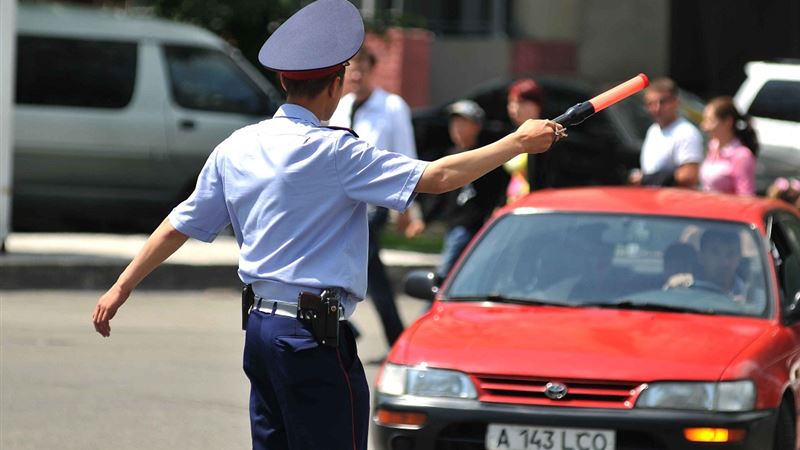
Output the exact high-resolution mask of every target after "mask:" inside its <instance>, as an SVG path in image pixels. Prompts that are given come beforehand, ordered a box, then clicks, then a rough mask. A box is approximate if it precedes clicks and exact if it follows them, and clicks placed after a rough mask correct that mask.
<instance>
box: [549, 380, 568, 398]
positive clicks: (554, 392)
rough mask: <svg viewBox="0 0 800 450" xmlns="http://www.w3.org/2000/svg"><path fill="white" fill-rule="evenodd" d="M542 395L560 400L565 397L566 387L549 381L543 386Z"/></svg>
mask: <svg viewBox="0 0 800 450" xmlns="http://www.w3.org/2000/svg"><path fill="white" fill-rule="evenodd" d="M544 395H546V396H547V397H548V398H551V399H553V400H561V399H562V398H564V397H566V396H567V386H566V385H563V384H561V383H554V382H552V381H551V382H549V383H547V384H546V385H545V386H544Z"/></svg>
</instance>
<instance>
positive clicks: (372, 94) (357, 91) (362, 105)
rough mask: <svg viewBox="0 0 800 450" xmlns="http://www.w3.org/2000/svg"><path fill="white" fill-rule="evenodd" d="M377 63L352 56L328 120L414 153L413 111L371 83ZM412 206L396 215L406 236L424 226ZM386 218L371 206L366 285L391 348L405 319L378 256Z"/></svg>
mask: <svg viewBox="0 0 800 450" xmlns="http://www.w3.org/2000/svg"><path fill="white" fill-rule="evenodd" d="M376 62H377V60H376V57H375V55H374V54H373V53H372V52H370V51H369V50H368V49H366V48H364V47H362V49H361V50H359V52H358V53H357V54H356V55H355V56H354V57H353V59H352V60H351V61H350V66H349V67H348V68H347V72H346V75H345V84H346V86H345V87H346V88H347V89H348V90H350V93H348V94H347V95H345V96H343V97H342V99H341V100H340V101H339V105H338V106H337V108H336V111H334V113H333V116H331V119H330V120H329V121H328V123H329V124H330V125H334V126H341V127H347V128H351V129H352V130H353V131H355V132H356V134H358V136H359V137H360V138H361V139H363V140H365V141H366V142H368V143H370V144H372V145H374V146H375V147H376V148H379V149H387V150H391V151H394V152H398V153H402V154H404V155H406V156H408V157H410V158H416V157H417V148H416V145H415V143H414V130H413V127H412V125H411V111H410V109H409V107H408V104H406V102H405V101H404V100H403V99H402V98H401V97H400V96H399V95H395V94H392V93H389V92H386V91H385V90H383V89H381V88H379V87H376V86H375V83H374V80H373V74H374V69H375V63H376ZM414 211H418V210H415V209H414V207H412V210H411V211H409V212H408V213H400V215H399V216H398V225H399V226H400V228H402V229H403V230H404V231H405V232H406V234H407V235H408V236H409V237H413V236H416V235H417V234H419V233H421V232H422V231H423V230H424V228H425V224H424V222H423V221H422V219H421V214H415V213H414ZM388 217H389V211H388V209H386V208H382V207H376V206H373V205H370V206H369V259H368V270H367V279H368V281H367V289H368V292H369V296H370V298H371V299H372V301H373V302H374V304H375V308H376V310H377V311H378V315H379V316H380V319H381V323H382V324H383V331H384V334H385V335H386V341H387V343H388V344H389V346H390V347H391V346H392V344H394V341H395V340H397V338H398V336H400V333H401V332H402V331H403V322H402V321H401V319H400V315H399V314H398V312H397V306H396V305H395V299H394V289H393V288H392V285H391V283H390V281H389V277H388V276H387V274H386V268H385V267H384V265H383V262H382V261H381V259H380V236H381V231H382V230H383V227H384V226H385V225H386V222H387V220H388ZM411 217H413V219H412V218H411Z"/></svg>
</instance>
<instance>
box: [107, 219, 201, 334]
mask: <svg viewBox="0 0 800 450" xmlns="http://www.w3.org/2000/svg"><path fill="white" fill-rule="evenodd" d="M188 238H189V237H188V236H186V235H185V234H183V233H181V232H180V231H178V230H176V229H175V228H174V227H173V226H172V224H171V223H170V222H169V220H168V219H164V221H163V222H161V225H159V226H158V228H156V230H155V231H153V234H151V235H150V237H149V238H148V239H147V242H145V243H144V245H143V246H142V248H141V250H139V253H137V254H136V256H135V257H134V258H133V261H131V262H130V264H128V267H126V268H125V270H124V271H123V272H122V274H120V276H119V278H118V279H117V282H116V283H114V285H113V286H111V288H110V289H109V290H108V291H106V293H105V294H103V295H102V296H101V297H100V299H99V300H98V301H97V306H95V308H94V312H93V313H92V321H93V322H94V329H95V330H97V332H98V333H100V334H101V335H103V336H105V337H108V336H109V335H111V325H110V324H109V321H110V320H111V319H112V318H113V317H114V315H115V314H116V313H117V309H119V307H120V306H122V304H123V303H125V300H127V299H128V296H129V295H131V292H132V291H133V290H134V289H135V288H136V286H138V285H139V283H141V281H142V280H143V279H144V278H145V277H146V276H147V275H148V274H149V273H150V272H152V271H153V270H154V269H155V268H156V267H158V265H159V264H161V263H162V262H164V260H165V259H167V258H169V256H170V255H172V254H173V253H175V251H176V250H178V249H179V248H180V247H181V246H182V245H183V244H184V243H185V242H186V240H187V239H188Z"/></svg>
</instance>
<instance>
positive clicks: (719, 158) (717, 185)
mask: <svg viewBox="0 0 800 450" xmlns="http://www.w3.org/2000/svg"><path fill="white" fill-rule="evenodd" d="M700 126H701V127H702V128H703V131H705V132H706V133H708V135H709V137H710V138H711V140H710V141H709V142H708V154H707V155H706V159H705V160H704V161H703V164H702V165H701V166H700V183H701V184H702V187H703V190H704V191H712V192H722V193H728V194H738V195H755V193H756V156H757V155H758V139H757V138H756V132H755V130H753V128H752V127H751V126H750V123H749V122H748V121H747V119H746V118H745V117H744V116H742V114H741V113H739V111H738V110H737V109H736V106H734V104H733V99H732V98H731V97H716V98H714V99H712V100H711V101H710V102H708V105H706V108H705V110H704V111H703V122H702V123H701V124H700Z"/></svg>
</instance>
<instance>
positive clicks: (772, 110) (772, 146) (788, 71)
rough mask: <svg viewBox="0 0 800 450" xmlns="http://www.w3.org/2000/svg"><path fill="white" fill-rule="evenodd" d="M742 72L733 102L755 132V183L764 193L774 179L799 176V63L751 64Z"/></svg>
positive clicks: (757, 62) (755, 62)
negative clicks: (757, 144)
mask: <svg viewBox="0 0 800 450" xmlns="http://www.w3.org/2000/svg"><path fill="white" fill-rule="evenodd" d="M745 72H746V73H747V79H745V81H744V82H743V83H742V85H741V86H740V87H739V90H738V91H737V92H736V95H735V96H734V97H733V101H734V103H735V104H736V107H737V108H739V110H740V111H742V112H744V113H747V114H749V115H750V116H752V122H753V128H755V130H756V132H757V133H758V140H759V142H760V144H761V152H760V153H759V155H758V164H757V165H756V184H757V186H758V191H759V192H763V191H765V190H766V189H767V187H768V186H769V185H770V184H771V183H772V182H773V180H775V178H777V177H800V60H794V61H781V62H765V61H752V62H749V63H747V64H746V65H745Z"/></svg>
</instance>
